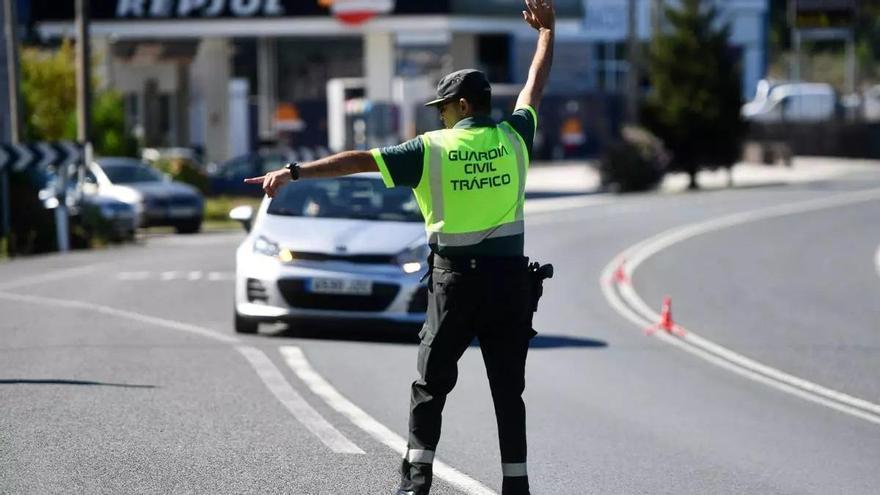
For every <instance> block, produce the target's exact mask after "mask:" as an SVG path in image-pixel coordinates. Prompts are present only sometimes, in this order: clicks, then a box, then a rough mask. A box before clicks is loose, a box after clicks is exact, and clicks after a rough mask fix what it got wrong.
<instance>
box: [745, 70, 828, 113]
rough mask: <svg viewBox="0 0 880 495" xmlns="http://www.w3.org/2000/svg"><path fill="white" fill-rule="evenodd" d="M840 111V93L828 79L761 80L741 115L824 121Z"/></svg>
mask: <svg viewBox="0 0 880 495" xmlns="http://www.w3.org/2000/svg"><path fill="white" fill-rule="evenodd" d="M836 113H837V93H836V92H835V91H834V88H832V87H831V85H830V84H825V83H771V82H769V81H767V80H766V79H762V80H761V81H760V82H759V83H758V88H757V91H756V94H755V99H754V100H752V101H750V102H749V103H746V104H745V105H743V108H742V115H743V117H744V118H745V119H746V120H750V121H753V122H822V121H826V120H831V119H833V118H834V116H835V115H836Z"/></svg>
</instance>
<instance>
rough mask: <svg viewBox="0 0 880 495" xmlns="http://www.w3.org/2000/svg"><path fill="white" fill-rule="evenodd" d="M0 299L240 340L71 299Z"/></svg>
mask: <svg viewBox="0 0 880 495" xmlns="http://www.w3.org/2000/svg"><path fill="white" fill-rule="evenodd" d="M0 299H6V300H9V301H17V302H23V303H30V304H42V305H44V306H55V307H59V308H70V309H80V310H87V311H94V312H97V313H101V314H105V315H110V316H116V317H119V318H126V319H129V320H133V321H137V322H141V323H147V324H150V325H157V326H160V327H164V328H168V329H171V330H181V331H184V332H189V333H193V334H196V335H200V336H202V337H208V338H210V339H214V340H219V341H221V342H226V343H228V344H234V343H237V342H238V339H237V338H235V337H231V336H228V335H223V334H222V333H218V332H215V331H213V330H210V329H208V328H205V327H200V326H198V325H190V324H189V323H181V322H179V321H174V320H166V319H165V318H158V317H156V316H147V315H142V314H140V313H135V312H132V311H126V310H124V309H116V308H111V307H109V306H103V305H100V304H93V303H88V302H84V301H73V300H69V299H54V298H49V297H40V296H28V295H24V294H10V293H8V292H0Z"/></svg>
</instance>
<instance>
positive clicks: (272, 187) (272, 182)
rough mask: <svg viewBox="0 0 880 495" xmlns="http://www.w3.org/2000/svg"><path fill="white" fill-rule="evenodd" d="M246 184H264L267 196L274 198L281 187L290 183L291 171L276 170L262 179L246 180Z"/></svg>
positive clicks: (252, 178)
mask: <svg viewBox="0 0 880 495" xmlns="http://www.w3.org/2000/svg"><path fill="white" fill-rule="evenodd" d="M244 182H245V183H246V184H262V186H263V190H264V191H266V196H269V197H270V198H274V197H275V194H276V193H277V192H278V190H279V189H281V186H283V185H284V184H287V183H288V182H290V171H289V170H287V169H281V170H276V171H274V172H269V173H268V174H266V175H263V176H261V177H251V178H249V179H245V180H244Z"/></svg>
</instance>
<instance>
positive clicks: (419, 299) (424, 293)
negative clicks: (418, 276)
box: [406, 286, 428, 313]
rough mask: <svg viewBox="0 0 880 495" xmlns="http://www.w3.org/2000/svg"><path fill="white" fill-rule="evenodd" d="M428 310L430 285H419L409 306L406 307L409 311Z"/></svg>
mask: <svg viewBox="0 0 880 495" xmlns="http://www.w3.org/2000/svg"><path fill="white" fill-rule="evenodd" d="M426 311H428V287H427V286H422V287H419V290H417V291H416V292H415V293H414V294H413V296H412V299H410V301H409V306H407V308H406V312H407V313H424V312H426Z"/></svg>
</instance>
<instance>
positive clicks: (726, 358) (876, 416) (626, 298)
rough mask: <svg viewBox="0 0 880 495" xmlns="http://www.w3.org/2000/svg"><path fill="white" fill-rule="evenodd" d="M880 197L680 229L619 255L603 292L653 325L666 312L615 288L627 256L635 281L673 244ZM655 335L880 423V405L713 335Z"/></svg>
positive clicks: (627, 288)
mask: <svg viewBox="0 0 880 495" xmlns="http://www.w3.org/2000/svg"><path fill="white" fill-rule="evenodd" d="M877 199H880V189H869V190H863V191H858V192H855V193H848V194H839V195H835V196H831V197H827V198H822V199H819V200H809V201H801V202H797V203H789V204H783V205H779V206H774V207H771V208H766V209H762V210H753V211H747V212H743V213H737V214H733V215H728V216H724V217H720V218H716V219H712V220H708V221H704V222H698V223H694V224H690V225H685V226H683V227H678V228H674V229H671V230H668V231H665V232H662V233H660V234H658V235H656V236H653V237H651V238H649V239H646V240H644V241H642V242H640V243H638V244H635V245H633V246H630V247H629V248H627V249H626V250H624V251H623V252H621V253H620V254H619V255H617V256H615V257H614V259H612V260H611V262H610V263H608V264H607V265H606V266H605V268H604V270H603V271H602V274H601V276H600V279H599V284H600V286H601V287H602V293H603V294H604V295H605V299H606V300H607V301H608V302H609V304H611V306H612V307H613V308H614V309H615V310H616V311H617V312H618V313H620V314H621V315H622V316H624V317H625V318H627V319H628V320H630V321H632V322H633V323H635V324H636V325H639V326H640V327H642V328H645V327H646V326H648V325H650V324H651V322H652V321H657V319H658V318H659V317H660V315H659V314H658V313H657V312H656V311H655V310H654V309H652V308H651V307H650V306H648V305H647V303H645V301H644V300H642V298H641V297H640V296H639V295H638V293H637V292H636V291H635V289H634V288H633V287H632V286H631V285H621V286H620V287H619V289H615V286H614V285H613V283H612V282H611V281H612V279H613V277H614V273H615V271H616V270H617V269H618V267H620V266H621V263H623V260H627V261H626V264H625V265H624V271H625V275H626V277H625V278H626V279H628V280H632V279H633V278H632V277H633V273H634V272H635V270H636V269H637V268H638V267H639V265H640V264H641V263H643V262H644V261H645V260H647V259H648V258H649V257H651V256H653V255H655V254H657V253H659V252H660V251H662V250H663V249H666V248H668V247H671V246H673V245H674V244H677V243H679V242H682V241H685V240H687V239H690V238H693V237H696V236H699V235H702V234H705V233H708V232H712V231H717V230H721V229H723V228H727V227H732V226H735V225H740V224H744V223H748V222H754V221H758V220H764V219H769V218H775V217H781V216H785V215H792V214H797V213H804V212H809V211H817V210H821V209H825V208H833V207H838V206H846V205H850V204H855V203H859V202H864V201H873V200H877ZM878 256H880V254H878ZM878 270H880V268H878ZM618 290H619V293H618ZM655 335H657V336H658V337H659V338H660V339H662V340H663V341H665V342H666V343H669V344H672V345H675V346H676V347H678V348H679V349H682V350H684V351H687V352H689V353H691V354H694V355H697V356H699V357H701V358H703V359H705V360H707V361H709V362H711V363H713V364H715V365H718V366H721V367H723V368H725V369H728V370H730V371H734V372H735V373H737V374H739V375H742V376H745V377H747V378H750V379H753V380H755V381H758V382H761V383H764V384H766V385H770V386H772V387H774V388H776V389H778V390H782V391H784V392H787V393H791V394H793V395H796V396H798V397H801V398H804V399H807V400H810V401H812V402H816V403H819V404H822V405H824V406H827V407H830V408H832V409H835V410H838V411H841V412H844V413H847V414H850V415H852V416H855V417H858V418H860V419H864V420H866V421H870V422H872V423H876V424H880V405H878V404H874V403H871V402H869V401H866V400H864V399H860V398H858V397H852V396H850V395H847V394H844V393H842V392H838V391H836V390H833V389H830V388H827V387H823V386H821V385H818V384H816V383H812V382H809V381H807V380H804V379H801V378H798V377H795V376H793V375H790V374H788V373H785V372H783V371H780V370H778V369H776V368H772V367H770V366H767V365H765V364H763V363H759V362H757V361H754V360H752V359H749V358H747V357H745V356H743V355H741V354H738V353H736V352H734V351H732V350H730V349H727V348H725V347H723V346H720V345H718V344H716V343H714V342H712V341H710V340H708V339H705V338H703V337H700V336H699V335H697V334H695V333H693V330H688V332H687V333H686V334H685V336H684V337H683V338H681V339H676V338H673V337H671V336H669V335H666V334H665V333H662V332H657V333H656V334H655Z"/></svg>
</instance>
